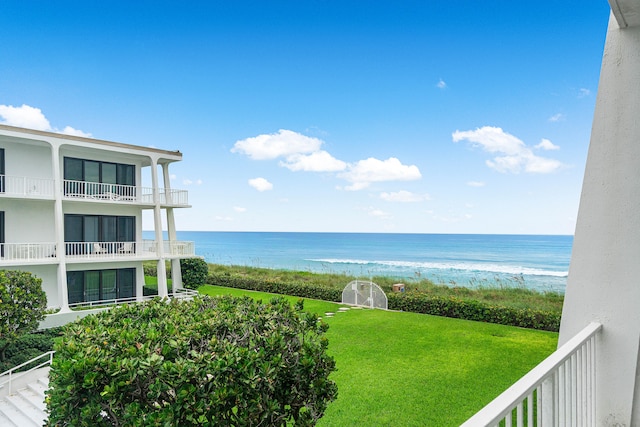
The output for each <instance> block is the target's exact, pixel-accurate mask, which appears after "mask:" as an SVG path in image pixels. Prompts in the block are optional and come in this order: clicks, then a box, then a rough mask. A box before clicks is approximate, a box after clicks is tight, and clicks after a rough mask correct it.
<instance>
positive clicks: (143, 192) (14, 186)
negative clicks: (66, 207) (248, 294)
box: [0, 175, 189, 207]
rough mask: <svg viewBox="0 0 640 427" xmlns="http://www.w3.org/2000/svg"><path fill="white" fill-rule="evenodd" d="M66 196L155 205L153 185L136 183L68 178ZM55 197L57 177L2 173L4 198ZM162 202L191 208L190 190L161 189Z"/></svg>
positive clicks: (172, 205) (64, 192) (1, 195)
mask: <svg viewBox="0 0 640 427" xmlns="http://www.w3.org/2000/svg"><path fill="white" fill-rule="evenodd" d="M62 194H63V197H64V199H65V200H89V201H98V202H108V203H131V204H137V205H147V206H153V205H155V203H154V196H153V188H151V187H138V186H133V185H120V184H105V183H100V182H86V181H73V180H68V179H65V180H64V184H63V192H62ZM3 196H5V197H14V198H28V199H53V198H54V196H55V185H54V180H53V179H50V178H33V177H26V176H12V175H0V197H3ZM158 198H159V201H160V205H162V206H170V207H188V206H189V192H188V191H186V190H174V189H165V188H159V189H158Z"/></svg>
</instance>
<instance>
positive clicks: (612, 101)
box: [559, 15, 640, 427]
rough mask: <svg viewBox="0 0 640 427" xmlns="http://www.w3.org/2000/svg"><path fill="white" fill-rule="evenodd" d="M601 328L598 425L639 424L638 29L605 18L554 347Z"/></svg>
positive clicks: (639, 38)
mask: <svg viewBox="0 0 640 427" xmlns="http://www.w3.org/2000/svg"><path fill="white" fill-rule="evenodd" d="M591 321H599V322H600V323H602V324H603V329H602V333H601V334H600V337H599V339H598V357H597V365H596V381H597V408H596V417H597V423H596V425H598V426H617V427H623V426H627V427H628V426H636V425H640V415H639V414H638V412H639V411H640V397H639V395H638V392H637V391H636V384H640V383H639V382H638V358H639V355H640V353H639V351H638V350H639V343H640V27H633V28H626V29H622V30H621V29H620V28H619V27H618V25H617V23H616V21H615V20H614V19H613V15H612V18H611V19H610V21H609V30H608V33H607V41H606V45H605V51H604V56H603V60H602V69H601V74H600V84H599V88H598V97H597V101H596V110H595V114H594V121H593V129H592V133H591V143H590V146H589V154H588V160H587V165H586V171H585V177H584V183H583V189H582V196H581V200H580V209H579V214H578V220H577V225H576V232H575V239H574V245H573V254H572V259H571V266H570V269H569V278H568V281H567V292H566V296H565V303H564V309H563V314H562V324H561V327H560V340H559V345H562V344H563V343H565V342H567V341H568V340H569V339H570V338H571V337H573V336H574V335H575V334H576V333H577V332H578V331H580V330H581V329H582V328H584V327H585V326H586V325H587V324H588V323H589V322H591Z"/></svg>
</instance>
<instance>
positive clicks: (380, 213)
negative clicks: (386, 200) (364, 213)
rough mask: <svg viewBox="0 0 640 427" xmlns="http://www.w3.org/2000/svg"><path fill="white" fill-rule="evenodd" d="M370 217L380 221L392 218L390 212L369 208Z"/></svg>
mask: <svg viewBox="0 0 640 427" xmlns="http://www.w3.org/2000/svg"><path fill="white" fill-rule="evenodd" d="M368 211H369V215H370V216H372V217H374V218H378V219H390V218H391V214H390V213H389V212H385V211H383V210H381V209H376V208H369V209H368Z"/></svg>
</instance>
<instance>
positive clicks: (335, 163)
mask: <svg viewBox="0 0 640 427" xmlns="http://www.w3.org/2000/svg"><path fill="white" fill-rule="evenodd" d="M280 166H284V167H286V168H287V169H289V170H292V171H294V172H295V171H305V172H337V171H341V170H344V169H345V168H346V167H347V164H346V163H345V162H343V161H342V160H338V159H336V158H335V157H333V156H332V155H331V154H329V153H327V152H326V151H323V150H320V151H315V152H313V153H311V154H306V155H305V154H292V155H291V156H288V157H287V159H286V161H284V162H280Z"/></svg>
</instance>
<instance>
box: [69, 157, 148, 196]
mask: <svg viewBox="0 0 640 427" xmlns="http://www.w3.org/2000/svg"><path fill="white" fill-rule="evenodd" d="M64 179H65V195H69V194H81V195H94V194H104V193H113V194H116V195H119V196H127V197H133V196H135V194H133V193H132V190H131V189H125V187H123V186H129V187H133V186H135V185H136V167H135V165H126V164H122V163H110V162H101V161H97V160H85V159H76V158H74V157H65V158H64ZM86 183H93V185H88V184H86ZM95 184H100V185H95ZM108 184H114V185H113V186H111V185H108Z"/></svg>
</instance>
